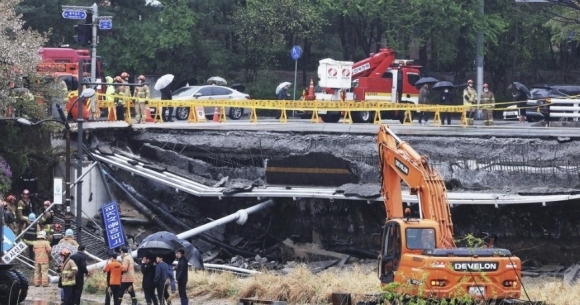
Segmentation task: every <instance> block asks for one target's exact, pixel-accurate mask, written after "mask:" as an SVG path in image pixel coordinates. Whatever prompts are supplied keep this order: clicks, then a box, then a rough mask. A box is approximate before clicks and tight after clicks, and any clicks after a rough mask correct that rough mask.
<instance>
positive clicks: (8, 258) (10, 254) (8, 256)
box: [2, 241, 28, 264]
mask: <svg viewBox="0 0 580 305" xmlns="http://www.w3.org/2000/svg"><path fill="white" fill-rule="evenodd" d="M26 249H28V246H27V245H26V244H25V243H24V242H23V241H19V242H17V243H16V244H14V247H12V248H11V249H10V250H8V251H7V252H6V253H5V254H4V255H3V256H2V262H4V264H10V263H11V262H12V261H13V260H14V259H15V258H16V257H17V256H18V255H20V253H22V252H24V250H26Z"/></svg>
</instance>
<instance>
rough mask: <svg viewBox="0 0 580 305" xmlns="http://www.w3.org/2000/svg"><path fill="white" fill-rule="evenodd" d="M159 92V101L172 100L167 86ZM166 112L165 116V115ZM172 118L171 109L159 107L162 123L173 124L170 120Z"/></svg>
mask: <svg viewBox="0 0 580 305" xmlns="http://www.w3.org/2000/svg"><path fill="white" fill-rule="evenodd" d="M159 91H160V92H161V99H162V100H172V99H173V98H172V97H171V89H170V88H169V85H167V87H165V88H163V89H161V90H159ZM165 112H167V114H165ZM172 116H173V107H161V117H162V118H163V122H173V119H172V118H171V117H172Z"/></svg>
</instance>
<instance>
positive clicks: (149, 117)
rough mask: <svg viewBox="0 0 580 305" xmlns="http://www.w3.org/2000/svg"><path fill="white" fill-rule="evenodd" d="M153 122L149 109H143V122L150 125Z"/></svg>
mask: <svg viewBox="0 0 580 305" xmlns="http://www.w3.org/2000/svg"><path fill="white" fill-rule="evenodd" d="M153 121H154V120H153V117H151V109H149V107H145V122H147V123H151V122H153Z"/></svg>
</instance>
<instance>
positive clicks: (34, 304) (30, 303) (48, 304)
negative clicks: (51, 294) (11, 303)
mask: <svg viewBox="0 0 580 305" xmlns="http://www.w3.org/2000/svg"><path fill="white" fill-rule="evenodd" d="M20 304H26V305H60V302H54V301H47V300H40V299H35V300H24V302H22V303H20ZM97 304H101V303H99V302H92V301H87V300H81V304H80V305H97Z"/></svg>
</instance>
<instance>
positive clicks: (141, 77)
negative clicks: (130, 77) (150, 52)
mask: <svg viewBox="0 0 580 305" xmlns="http://www.w3.org/2000/svg"><path fill="white" fill-rule="evenodd" d="M137 79H138V80H145V75H139V77H138V78H137Z"/></svg>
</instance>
